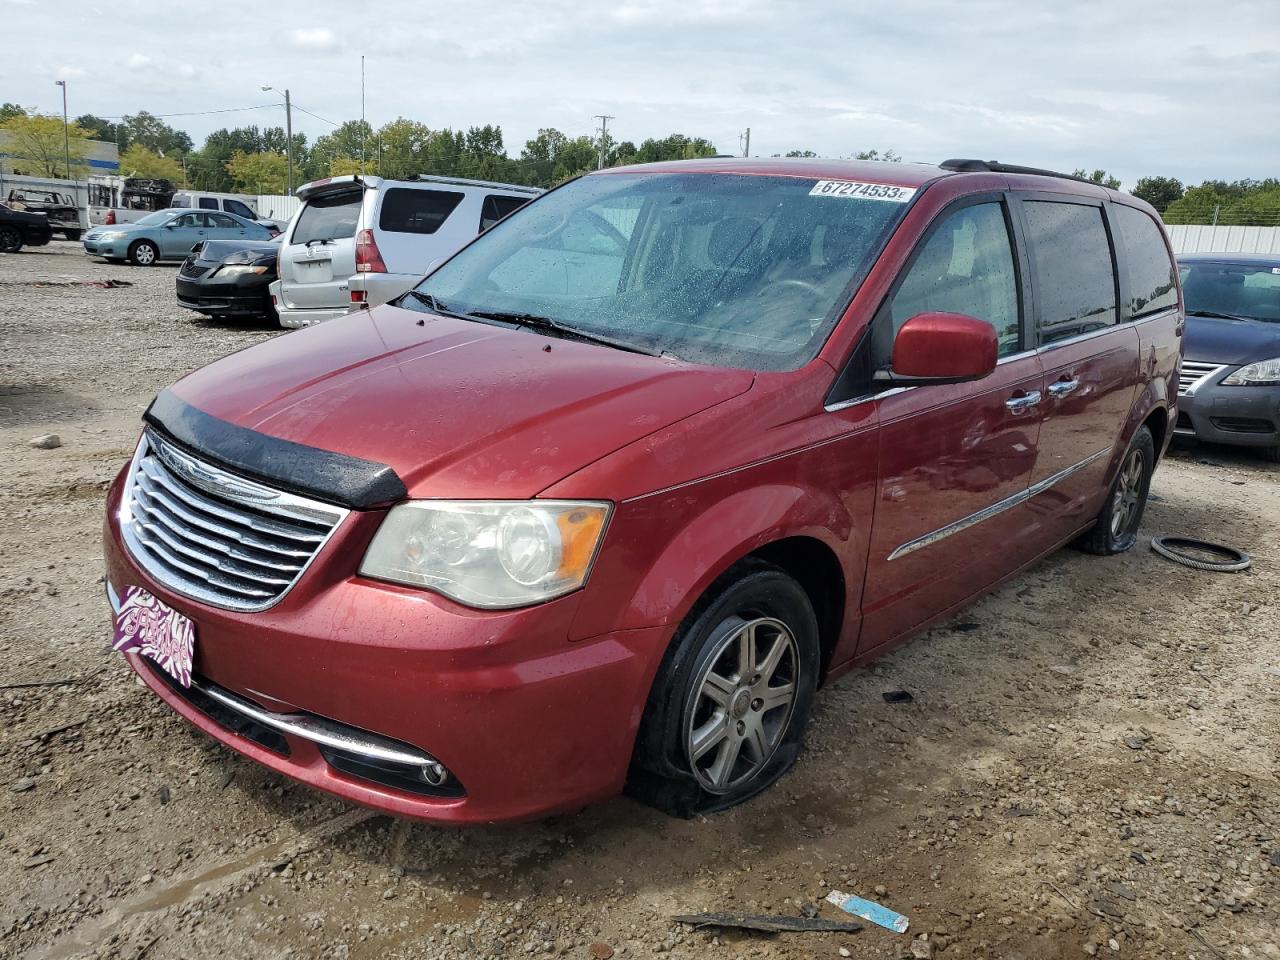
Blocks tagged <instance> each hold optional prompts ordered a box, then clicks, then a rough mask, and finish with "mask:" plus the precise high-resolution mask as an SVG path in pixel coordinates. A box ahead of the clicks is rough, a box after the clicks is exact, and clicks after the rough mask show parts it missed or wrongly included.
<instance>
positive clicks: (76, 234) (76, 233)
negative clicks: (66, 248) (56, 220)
mask: <svg viewBox="0 0 1280 960" xmlns="http://www.w3.org/2000/svg"><path fill="white" fill-rule="evenodd" d="M83 233H84V231H83V230H63V231H62V235H63V236H64V237H66V238H67V239H68V240H70V241H71V242H73V243H74V242H75V241H77V240H79V239H80V237H81V235H82V234H83Z"/></svg>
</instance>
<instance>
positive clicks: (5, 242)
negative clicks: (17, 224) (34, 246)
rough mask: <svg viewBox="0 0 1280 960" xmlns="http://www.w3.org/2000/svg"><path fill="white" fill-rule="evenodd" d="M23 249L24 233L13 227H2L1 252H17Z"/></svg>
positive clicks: (0, 232) (0, 229)
mask: <svg viewBox="0 0 1280 960" xmlns="http://www.w3.org/2000/svg"><path fill="white" fill-rule="evenodd" d="M21 249H22V234H20V233H19V232H18V231H17V230H15V229H14V228H13V227H0V253H17V252H18V251H19V250H21Z"/></svg>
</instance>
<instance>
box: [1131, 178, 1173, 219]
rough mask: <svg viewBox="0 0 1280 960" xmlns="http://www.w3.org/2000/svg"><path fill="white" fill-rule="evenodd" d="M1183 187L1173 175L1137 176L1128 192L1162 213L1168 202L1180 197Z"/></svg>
mask: <svg viewBox="0 0 1280 960" xmlns="http://www.w3.org/2000/svg"><path fill="white" fill-rule="evenodd" d="M1183 189H1184V188H1183V186H1182V181H1181V180H1176V179H1174V178H1173V177H1139V178H1138V182H1137V183H1135V184H1134V185H1133V189H1132V190H1131V191H1130V193H1132V194H1133V195H1134V196H1135V197H1137V198H1138V199H1139V200H1145V201H1147V203H1149V204H1151V205H1152V206H1153V207H1155V208H1156V211H1157V212H1159V213H1164V212H1165V210H1166V209H1168V207H1169V204H1171V203H1173V202H1174V201H1175V200H1178V199H1181V197H1182V194H1183Z"/></svg>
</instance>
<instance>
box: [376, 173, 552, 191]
mask: <svg viewBox="0 0 1280 960" xmlns="http://www.w3.org/2000/svg"><path fill="white" fill-rule="evenodd" d="M387 179H389V180H404V181H407V182H409V183H442V184H452V185H454V186H458V187H495V188H498V189H501V190H509V191H511V192H512V193H535V194H536V193H542V192H543V190H542V188H541V187H530V186H527V185H525V184H521V183H499V182H498V181H496V180H468V179H467V178H466V177H447V176H436V175H435V174H430V173H411V174H409V175H408V176H407V177H388V178H387Z"/></svg>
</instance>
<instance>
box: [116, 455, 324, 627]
mask: <svg viewBox="0 0 1280 960" xmlns="http://www.w3.org/2000/svg"><path fill="white" fill-rule="evenodd" d="M346 515H347V511H346V510H343V509H341V508H340V507H334V506H331V505H329V504H326V503H320V502H318V501H315V500H309V499H306V498H304V497H299V496H296V495H294V494H291V493H285V492H284V491H281V490H276V489H273V488H271V487H267V486H263V485H262V484H260V483H257V482H255V481H253V480H248V479H246V478H244V477H239V476H236V475H235V474H231V473H228V472H226V471H225V470H222V469H220V468H219V467H215V466H213V465H212V464H210V463H206V462H205V461H203V460H200V459H199V458H197V457H194V456H192V455H191V454H188V453H186V452H184V451H182V450H179V449H178V448H177V447H175V446H173V445H172V444H170V443H168V442H166V441H165V440H163V439H161V438H160V437H157V436H155V435H154V434H152V433H150V432H148V433H146V434H144V436H143V438H142V440H141V441H140V442H139V444H138V452H137V453H136V454H135V455H134V458H133V464H132V465H131V467H130V470H129V476H128V478H127V480H126V482H125V489H124V499H123V503H122V509H121V519H120V526H121V532H122V534H123V535H124V539H125V543H126V544H127V545H128V547H129V551H130V552H131V553H132V554H133V556H134V558H135V559H136V560H137V561H138V563H139V564H141V566H142V567H143V569H145V570H146V571H147V572H148V573H149V574H151V575H152V576H153V577H155V578H156V579H157V580H158V581H160V582H161V583H162V584H164V585H165V586H166V587H169V588H170V589H172V590H174V591H176V592H177V593H181V594H183V595H185V596H188V597H191V598H192V599H194V600H200V601H202V602H204V603H209V604H212V605H213V606H217V607H226V608H228V609H231V610H264V609H266V608H267V607H269V606H271V605H272V604H274V603H276V602H277V601H278V600H279V599H280V598H281V597H283V596H284V595H285V594H286V593H288V591H289V589H290V588H291V587H292V586H293V585H294V584H295V583H297V581H298V578H299V577H301V576H302V573H303V571H304V570H306V568H307V566H308V565H309V564H310V563H311V561H312V559H313V558H314V557H315V555H316V553H318V552H319V550H320V548H321V547H322V546H323V545H324V543H325V542H326V541H327V540H328V539H329V536H330V535H331V534H332V533H333V531H334V530H335V529H336V528H337V526H338V524H339V523H341V522H342V520H343V518H344V517H346Z"/></svg>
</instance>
